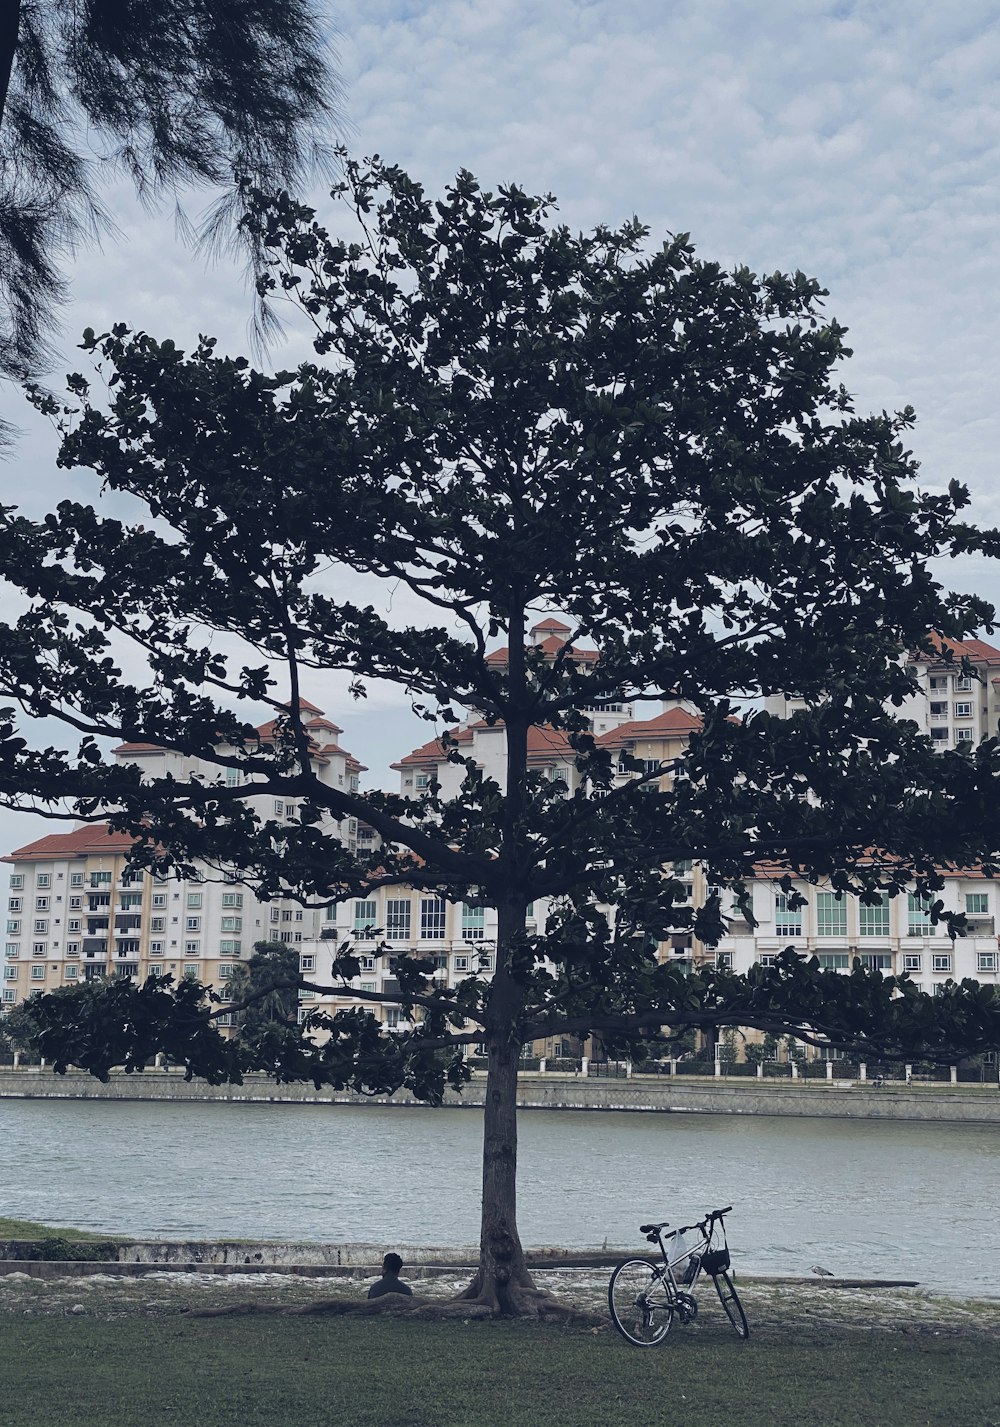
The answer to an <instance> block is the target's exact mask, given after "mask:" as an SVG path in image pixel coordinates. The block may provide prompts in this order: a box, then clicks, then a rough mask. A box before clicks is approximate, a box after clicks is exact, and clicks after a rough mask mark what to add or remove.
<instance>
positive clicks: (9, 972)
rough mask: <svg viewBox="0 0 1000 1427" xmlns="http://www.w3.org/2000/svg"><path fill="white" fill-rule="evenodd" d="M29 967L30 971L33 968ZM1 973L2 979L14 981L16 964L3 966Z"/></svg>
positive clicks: (15, 978)
mask: <svg viewBox="0 0 1000 1427" xmlns="http://www.w3.org/2000/svg"><path fill="white" fill-rule="evenodd" d="M31 969H32V971H34V969H35V968H34V967H32V968H31ZM3 975H4V980H5V981H16V980H17V967H16V966H5V967H4V969H3Z"/></svg>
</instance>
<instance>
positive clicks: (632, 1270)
mask: <svg viewBox="0 0 1000 1427" xmlns="http://www.w3.org/2000/svg"><path fill="white" fill-rule="evenodd" d="M608 1308H609V1310H610V1312H611V1321H612V1322H613V1323H614V1325H615V1327H616V1328H617V1329H618V1331H619V1333H621V1335H622V1337H623V1338H627V1339H628V1341H629V1342H630V1343H634V1344H635V1346H636V1347H637V1348H652V1347H654V1346H655V1345H656V1344H657V1343H662V1342H663V1339H664V1338H665V1337H666V1336H667V1334H668V1333H669V1332H670V1327H671V1324H672V1323H673V1321H674V1310H673V1306H672V1305H671V1303H670V1300H669V1298H668V1297H667V1285H666V1282H665V1280H664V1278H663V1276H662V1274H660V1273H657V1271H656V1269H655V1268H654V1267H653V1265H652V1264H651V1263H647V1262H646V1260H645V1259H626V1260H625V1262H624V1263H620V1264H619V1265H618V1267H617V1268H616V1269H615V1271H614V1273H613V1274H612V1275H611V1282H610V1283H609V1284H608Z"/></svg>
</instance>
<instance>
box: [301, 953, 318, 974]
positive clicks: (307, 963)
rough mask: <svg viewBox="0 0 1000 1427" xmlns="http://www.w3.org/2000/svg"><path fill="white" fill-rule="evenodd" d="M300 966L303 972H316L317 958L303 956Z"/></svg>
mask: <svg viewBox="0 0 1000 1427" xmlns="http://www.w3.org/2000/svg"><path fill="white" fill-rule="evenodd" d="M299 964H300V966H301V968H302V970H303V971H315V969H316V958H315V957H314V956H303V957H302V958H301V960H300V963H299Z"/></svg>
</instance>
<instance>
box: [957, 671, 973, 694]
mask: <svg viewBox="0 0 1000 1427" xmlns="http://www.w3.org/2000/svg"><path fill="white" fill-rule="evenodd" d="M971 688H972V679H971V677H970V676H969V675H968V674H956V675H955V692H956V693H957V694H965V693H968V692H969V691H970V690H971Z"/></svg>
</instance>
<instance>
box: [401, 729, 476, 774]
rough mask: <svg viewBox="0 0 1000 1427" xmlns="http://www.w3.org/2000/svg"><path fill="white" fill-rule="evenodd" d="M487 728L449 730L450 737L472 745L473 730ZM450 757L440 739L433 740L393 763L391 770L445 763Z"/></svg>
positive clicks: (457, 741) (458, 741)
mask: <svg viewBox="0 0 1000 1427" xmlns="http://www.w3.org/2000/svg"><path fill="white" fill-rule="evenodd" d="M473 727H475V728H485V727H486V725H485V724H482V723H481V724H474V725H472V726H471V727H469V728H449V729H448V737H449V738H452V739H454V740H455V742H456V743H471V742H472V728H473ZM447 757H448V750H447V749H446V748H445V747H444V746H443V745H442V743H441V739H440V738H432V739H431V741H430V743H422V744H421V745H420V747H419V748H415V749H414V750H413V752H412V753H408V754H407V755H406V757H405V758H401V759H400V760H399V762H398V763H391V764H390V765H389V766H390V767H391V768H412V767H413V765H414V764H415V763H443V762H444V760H445V759H446V758H447Z"/></svg>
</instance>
